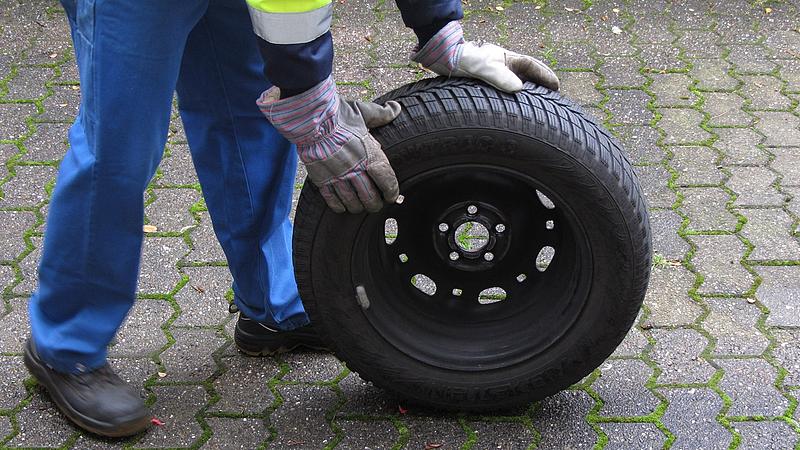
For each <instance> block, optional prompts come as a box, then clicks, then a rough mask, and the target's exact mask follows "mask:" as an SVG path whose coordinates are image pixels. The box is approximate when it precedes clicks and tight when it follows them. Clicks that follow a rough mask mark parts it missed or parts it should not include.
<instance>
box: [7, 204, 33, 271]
mask: <svg viewBox="0 0 800 450" xmlns="http://www.w3.org/2000/svg"><path fill="white" fill-rule="evenodd" d="M35 222H36V216H34V215H33V213H31V212H27V211H0V223H2V224H3V232H2V233H0V261H11V260H13V259H15V258H16V257H17V256H19V255H20V253H22V252H23V251H24V250H25V249H26V247H27V246H26V245H25V240H24V239H23V238H22V236H23V234H24V233H25V231H27V230H28V229H30V228H31V226H33V224H34V223H35Z"/></svg>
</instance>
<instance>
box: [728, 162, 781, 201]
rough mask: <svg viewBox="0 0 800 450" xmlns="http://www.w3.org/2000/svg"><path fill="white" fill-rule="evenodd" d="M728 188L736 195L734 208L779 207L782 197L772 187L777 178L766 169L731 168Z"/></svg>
mask: <svg viewBox="0 0 800 450" xmlns="http://www.w3.org/2000/svg"><path fill="white" fill-rule="evenodd" d="M730 171H731V178H730V180H728V183H727V184H728V187H729V188H731V189H732V190H733V192H735V193H736V194H737V197H736V200H735V201H734V203H733V204H734V205H735V206H781V205H782V204H783V195H781V194H780V193H779V192H778V191H777V189H775V187H774V186H773V185H772V184H773V183H774V182H775V179H776V178H777V176H776V175H775V173H774V172H772V171H770V170H769V169H767V168H766V167H731V168H730Z"/></svg>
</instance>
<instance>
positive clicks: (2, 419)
mask: <svg viewBox="0 0 800 450" xmlns="http://www.w3.org/2000/svg"><path fill="white" fill-rule="evenodd" d="M12 431H14V429H13V428H12V426H11V419H10V418H8V417H6V416H0V442H3V439H5V438H7V437H8V436H9V435H10V434H11V432H12Z"/></svg>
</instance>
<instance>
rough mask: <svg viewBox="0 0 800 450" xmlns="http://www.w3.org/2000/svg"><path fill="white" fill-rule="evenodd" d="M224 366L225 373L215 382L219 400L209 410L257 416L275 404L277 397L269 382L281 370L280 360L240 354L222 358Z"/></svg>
mask: <svg viewBox="0 0 800 450" xmlns="http://www.w3.org/2000/svg"><path fill="white" fill-rule="evenodd" d="M222 363H223V364H224V365H225V367H226V371H225V373H224V374H222V375H221V376H220V377H219V378H217V379H216V380H214V389H215V390H216V391H217V394H219V395H220V399H219V402H217V403H215V404H213V405H211V406H210V407H209V408H208V410H209V411H211V412H219V411H224V412H226V413H235V414H247V413H251V414H258V413H261V412H262V411H264V410H266V409H267V408H268V407H269V406H271V405H272V403H273V402H274V401H275V396H274V395H272V391H270V389H269V387H268V385H267V383H268V382H269V380H270V379H271V378H272V377H274V376H276V375H277V374H278V372H279V370H280V367H279V363H278V361H277V360H275V359H273V358H252V357H245V356H240V355H237V356H232V357H225V358H223V359H222Z"/></svg>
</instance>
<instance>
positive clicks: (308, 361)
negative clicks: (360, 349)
mask: <svg viewBox="0 0 800 450" xmlns="http://www.w3.org/2000/svg"><path fill="white" fill-rule="evenodd" d="M284 360H285V362H286V363H287V364H288V365H289V368H290V372H289V373H288V374H286V375H284V376H283V378H282V380H284V381H301V382H305V383H308V382H324V381H333V379H334V378H336V377H337V376H339V374H341V373H342V372H343V371H344V370H345V367H344V366H343V365H342V364H341V363H340V362H339V360H338V359H336V357H335V356H333V355H331V354H329V353H322V352H296V353H291V354H289V355H286V357H285V358H284Z"/></svg>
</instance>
